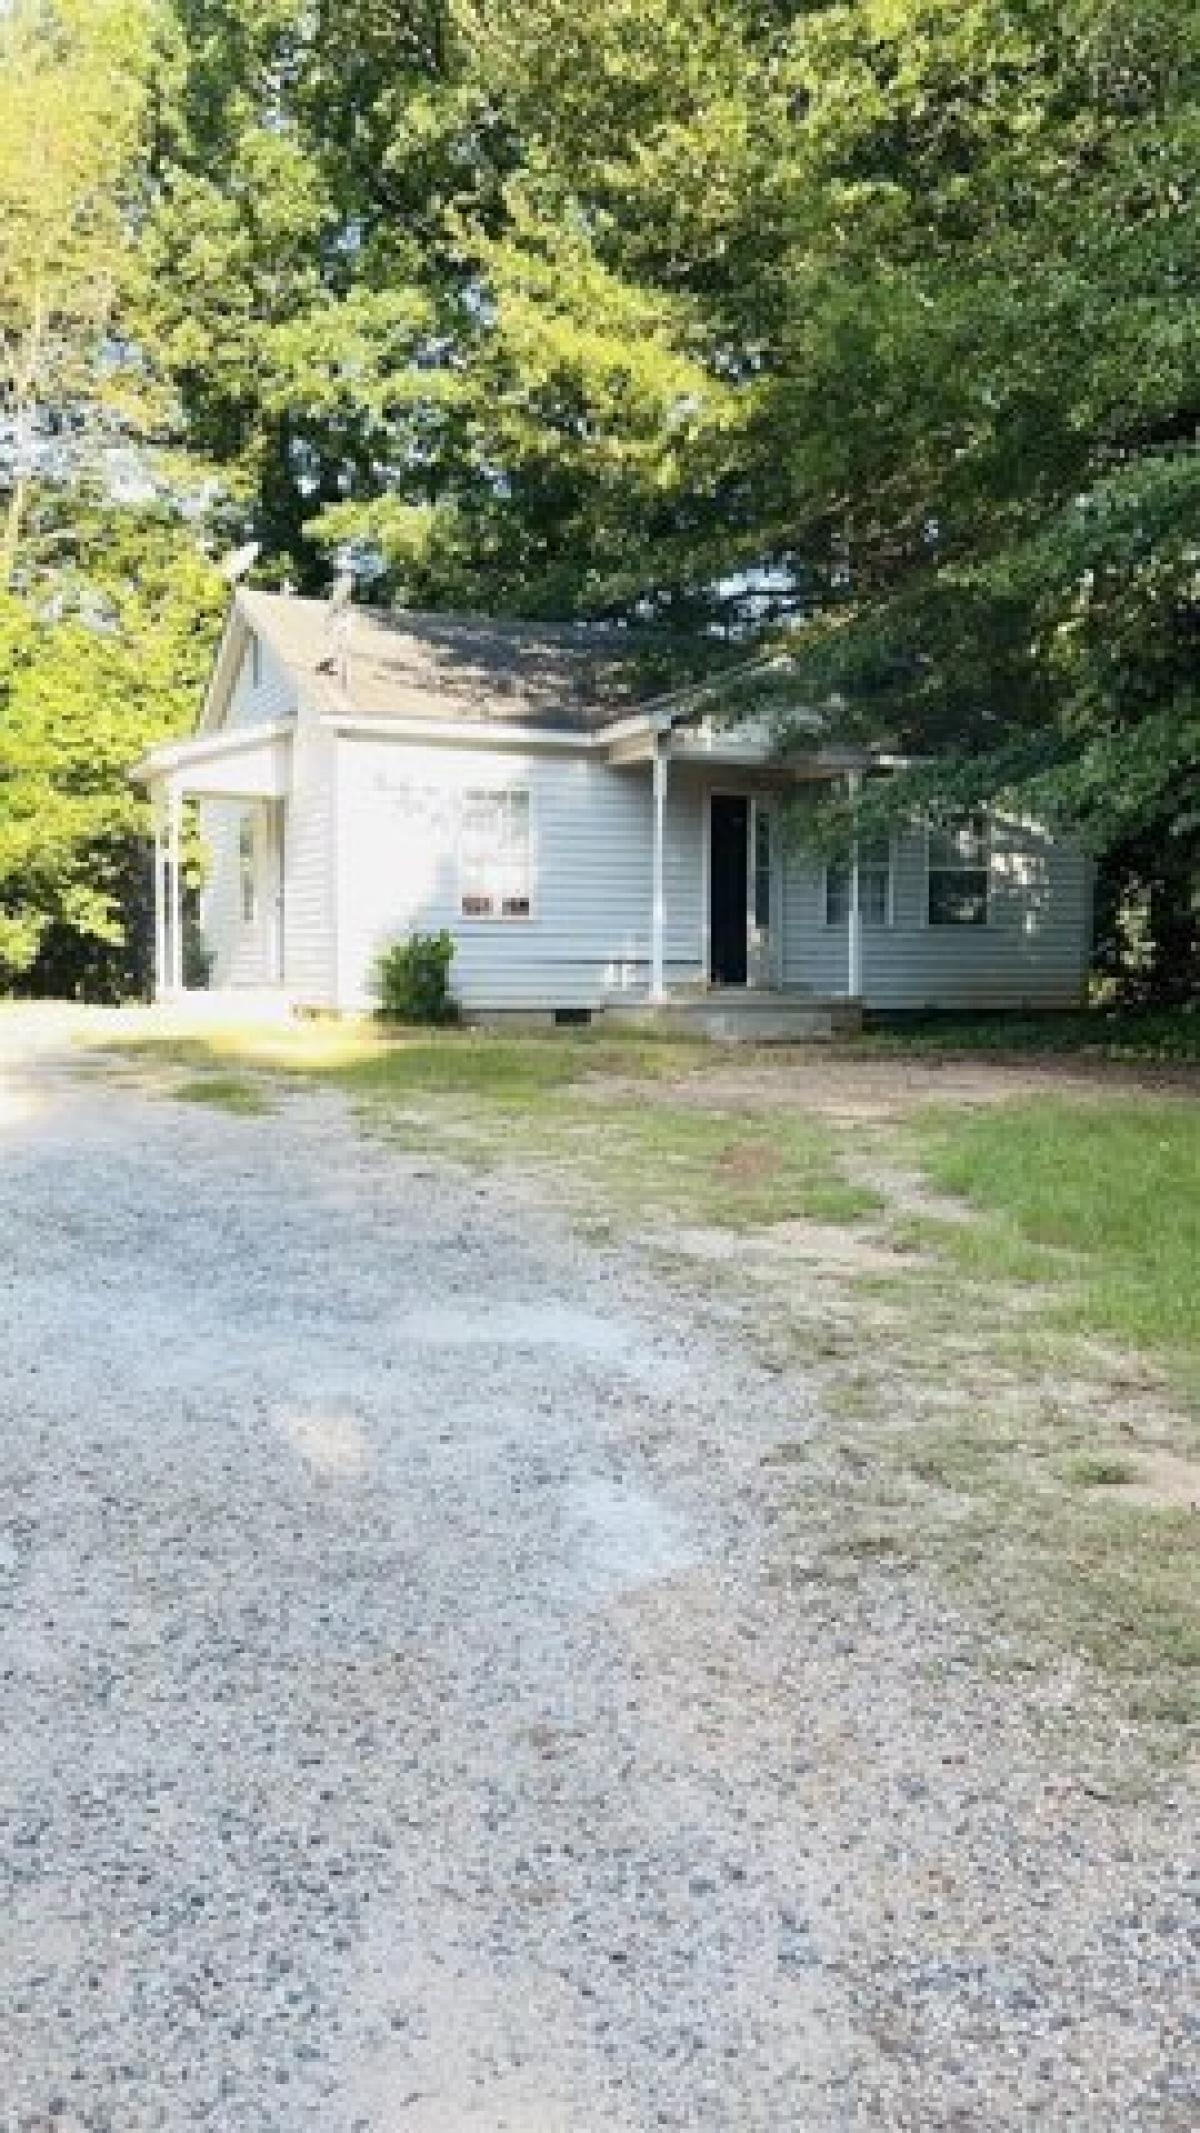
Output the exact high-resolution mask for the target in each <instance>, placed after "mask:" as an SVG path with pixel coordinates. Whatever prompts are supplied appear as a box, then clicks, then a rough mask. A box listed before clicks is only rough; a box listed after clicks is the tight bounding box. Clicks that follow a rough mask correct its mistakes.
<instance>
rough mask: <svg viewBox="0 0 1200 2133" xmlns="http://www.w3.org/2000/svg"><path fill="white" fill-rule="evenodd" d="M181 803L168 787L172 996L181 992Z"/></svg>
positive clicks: (175, 793)
mask: <svg viewBox="0 0 1200 2133" xmlns="http://www.w3.org/2000/svg"><path fill="white" fill-rule="evenodd" d="M182 817H183V802H182V800H181V798H180V795H179V788H178V786H176V785H169V786H168V787H167V858H168V863H169V866H170V872H171V926H170V934H171V976H170V985H171V990H172V992H182V991H183V859H182V851H181V846H182V841H183V840H182V835H181V830H182Z"/></svg>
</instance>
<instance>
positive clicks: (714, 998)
mask: <svg viewBox="0 0 1200 2133" xmlns="http://www.w3.org/2000/svg"><path fill="white" fill-rule="evenodd" d="M604 1020H605V1021H606V1022H607V1023H613V1024H616V1025H618V1026H619V1027H620V1028H622V1029H645V1030H657V1031H660V1032H662V1033H663V1034H664V1035H668V1034H669V1035H671V1036H676V1037H710V1038H713V1039H715V1040H716V1041H718V1042H720V1043H726V1044H802V1043H806V1042H820V1041H822V1040H825V1041H828V1040H829V1039H830V1038H833V1037H847V1036H853V1035H855V1033H856V1032H857V1031H858V1030H860V1029H861V1028H862V1002H861V1000H851V999H847V998H845V997H844V996H839V997H834V996H828V997H827V996H822V995H818V994H816V993H806V992H770V991H767V990H766V989H762V990H759V989H757V988H755V989H753V990H751V989H748V988H742V987H740V986H727V987H715V988H713V990H711V991H708V992H687V993H677V994H675V995H674V996H673V997H672V998H671V999H669V1000H646V999H643V1000H630V1001H627V1002H626V1001H621V1002H620V1003H619V1004H617V1005H614V1006H611V1007H606V1008H605V1009H604Z"/></svg>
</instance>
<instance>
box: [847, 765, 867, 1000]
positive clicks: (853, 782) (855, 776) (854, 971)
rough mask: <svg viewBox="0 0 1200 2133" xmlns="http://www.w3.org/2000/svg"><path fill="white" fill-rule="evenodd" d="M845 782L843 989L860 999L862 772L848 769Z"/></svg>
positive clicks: (861, 962) (852, 996) (861, 978)
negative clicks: (849, 822)
mask: <svg viewBox="0 0 1200 2133" xmlns="http://www.w3.org/2000/svg"><path fill="white" fill-rule="evenodd" d="M847 783H848V784H849V787H850V805H851V807H852V808H853V810H854V837H853V840H852V842H851V845H850V913H849V924H848V926H847V935H848V945H847V957H846V962H847V970H846V991H847V993H848V994H849V996H850V998H851V999H852V1000H860V999H861V998H862V981H863V953H862V893H861V882H860V879H859V846H858V796H859V793H860V792H861V791H862V772H861V771H860V770H852V771H851V772H850V775H849V778H848V780H847Z"/></svg>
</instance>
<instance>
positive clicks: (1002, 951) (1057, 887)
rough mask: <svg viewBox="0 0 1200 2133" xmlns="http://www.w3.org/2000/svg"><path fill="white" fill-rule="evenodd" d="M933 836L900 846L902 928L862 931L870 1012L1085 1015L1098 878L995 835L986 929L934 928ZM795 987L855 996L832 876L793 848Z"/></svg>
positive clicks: (1029, 832)
mask: <svg viewBox="0 0 1200 2133" xmlns="http://www.w3.org/2000/svg"><path fill="white" fill-rule="evenodd" d="M927 897H928V887H927V870H926V845H925V833H924V831H923V830H922V829H911V830H902V831H900V832H898V833H897V835H896V837H895V840H894V843H893V872H892V919H891V924H890V925H889V926H887V927H886V928H877V927H868V926H865V925H864V929H863V995H864V999H865V1001H866V1004H867V1006H868V1007H875V1008H881V1009H887V1008H895V1009H904V1008H921V1007H931V1008H936V1007H1020V1006H1024V1005H1030V1006H1045V1007H1060V1006H1061V1007H1066V1006H1073V1005H1075V1004H1077V1002H1078V1000H1079V998H1080V996H1081V992H1082V988H1083V983H1084V979H1085V976H1086V972H1087V964H1088V955H1089V949H1090V934H1091V868H1090V865H1089V862H1088V860H1087V858H1086V857H1085V855H1084V854H1083V853H1082V852H1081V851H1079V850H1078V849H1077V848H1075V847H1073V846H1071V845H1068V844H1064V843H1054V842H1052V841H1051V840H1050V839H1049V838H1047V837H1045V836H1044V835H1042V834H1041V833H1039V832H1038V831H1037V830H1035V829H1031V828H1027V827H1022V826H1019V825H1016V824H1004V823H997V824H994V825H993V830H992V838H991V859H990V895H989V912H988V923H987V925H986V926H981V925H949V926H937V925H935V926H931V925H930V924H929V923H928V917H927ZM783 936H784V960H783V978H784V983H785V985H788V986H796V987H800V988H803V989H804V990H806V991H811V992H814V993H817V994H826V995H838V994H842V993H844V992H845V990H846V973H847V960H848V938H847V936H848V926H847V924H846V922H845V921H842V922H841V923H839V924H836V925H829V924H827V923H826V884H825V870H824V868H823V867H822V865H821V864H820V861H819V860H817V859H814V858H812V857H811V856H810V855H808V854H806V853H805V852H804V851H803V849H802V848H796V847H795V846H792V847H791V848H789V849H788V851H787V854H786V859H785V876H784V897H783Z"/></svg>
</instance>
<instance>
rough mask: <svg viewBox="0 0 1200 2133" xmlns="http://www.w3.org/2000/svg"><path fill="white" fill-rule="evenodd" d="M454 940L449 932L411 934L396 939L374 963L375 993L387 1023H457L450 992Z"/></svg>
mask: <svg viewBox="0 0 1200 2133" xmlns="http://www.w3.org/2000/svg"><path fill="white" fill-rule="evenodd" d="M453 960H454V942H453V939H452V938H451V936H450V934H448V933H446V932H445V931H443V932H441V933H410V934H409V935H408V936H407V938H406V939H404V940H402V941H393V942H392V944H391V946H390V947H389V948H385V949H384V950H383V953H382V954H381V955H380V956H379V958H378V960H377V961H376V964H375V995H376V998H377V999H378V1001H379V1013H380V1015H381V1016H382V1018H383V1020H384V1021H385V1022H423V1023H430V1022H454V1021H456V1020H457V1018H458V1009H457V1006H456V1004H455V1001H454V999H453V996H452V994H451V991H450V965H451V963H452V962H453Z"/></svg>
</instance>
